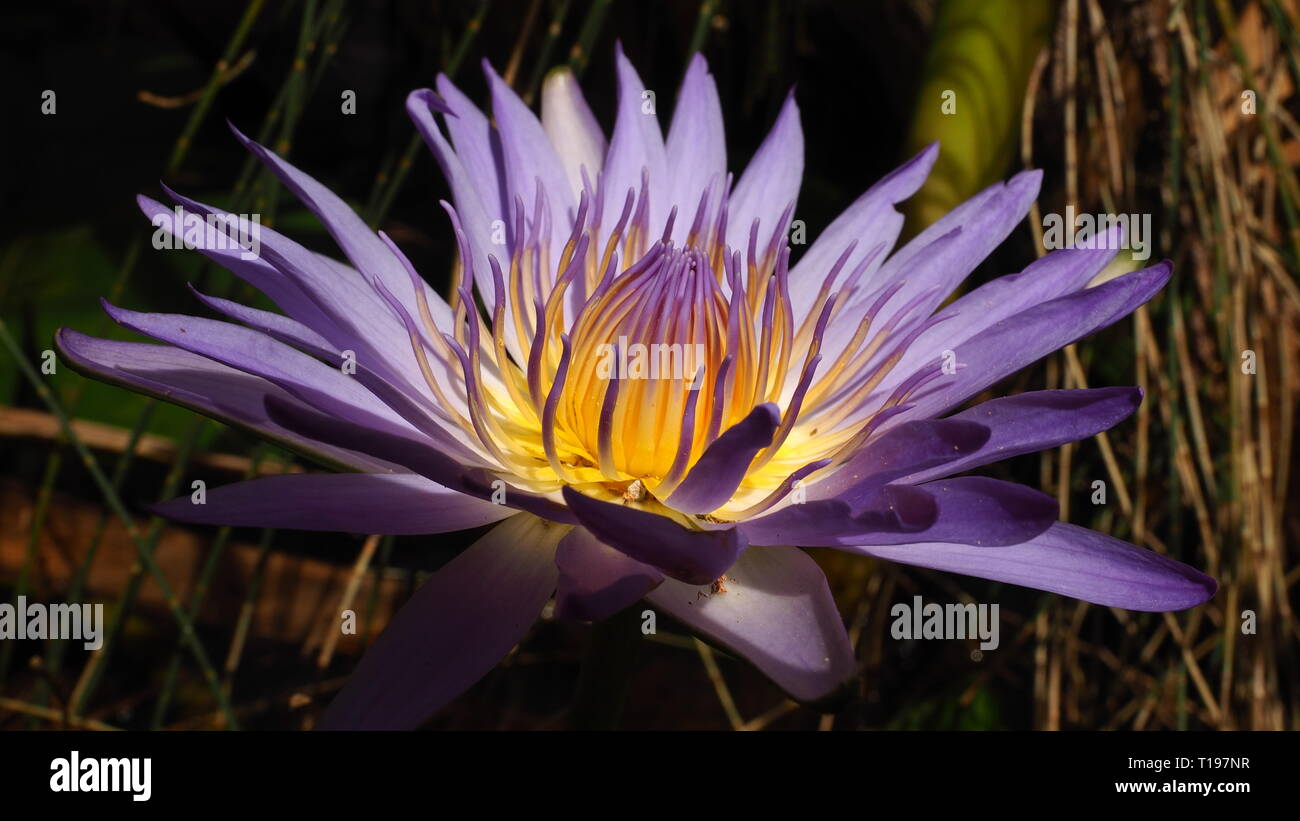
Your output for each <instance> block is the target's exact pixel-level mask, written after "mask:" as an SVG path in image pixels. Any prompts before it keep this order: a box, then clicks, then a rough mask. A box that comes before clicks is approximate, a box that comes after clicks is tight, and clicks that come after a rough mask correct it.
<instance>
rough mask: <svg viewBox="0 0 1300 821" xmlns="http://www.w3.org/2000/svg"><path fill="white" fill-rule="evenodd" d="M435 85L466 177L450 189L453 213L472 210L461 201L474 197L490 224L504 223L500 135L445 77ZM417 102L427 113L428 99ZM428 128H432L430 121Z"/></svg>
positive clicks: (506, 209) (505, 209) (505, 206)
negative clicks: (452, 196) (454, 206)
mask: <svg viewBox="0 0 1300 821" xmlns="http://www.w3.org/2000/svg"><path fill="white" fill-rule="evenodd" d="M437 85H438V93H439V94H441V95H442V96H443V98H444V101H445V103H446V107H447V108H448V109H449V116H447V117H446V118H445V119H444V122H445V123H446V126H447V133H448V134H450V135H451V143H452V145H453V146H455V149H456V150H455V157H456V158H457V159H458V160H459V161H460V164H461V165H462V167H463V169H464V173H465V178H464V180H463V181H459V184H457V185H454V186H453V189H452V190H453V195H454V198H455V200H456V210H457V211H460V212H462V214H464V213H468V212H469V211H470V210H471V207H470V204H469V203H466V202H462V197H468V195H470V194H473V195H474V198H475V199H476V200H477V203H478V204H481V206H482V210H483V212H484V214H485V215H486V216H487V219H488V220H489V221H491V220H504V219H505V218H506V215H507V214H508V213H509V201H508V200H507V199H506V183H505V175H504V174H503V172H502V169H501V165H500V163H501V138H500V135H498V134H497V132H496V129H494V128H493V127H492V123H491V122H490V121H489V120H488V118H487V115H486V114H484V113H483V112H482V111H480V110H479V108H478V106H476V105H474V103H473V101H472V100H470V98H469V97H467V96H465V94H464V93H462V92H461V90H460V89H459V88H457V87H456V86H455V85H454V84H453V83H452V82H451V80H450V79H448V77H447V75H445V74H439V75H438V78H437ZM417 99H419V100H420V101H422V103H424V105H423V106H422V107H423V108H424V110H425V111H426V112H427V111H428V106H427V103H428V97H423V96H422V97H420V98H417ZM427 125H431V121H429V122H428V123H426V126H427ZM435 130H436V127H435ZM444 173H445V169H444Z"/></svg>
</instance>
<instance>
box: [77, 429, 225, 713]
mask: <svg viewBox="0 0 1300 821" xmlns="http://www.w3.org/2000/svg"><path fill="white" fill-rule="evenodd" d="M207 425H208V420H207V419H204V418H199V419H196V420H195V421H194V424H193V426H192V427H191V428H190V433H189V435H188V436H187V437H186V438H185V440H184V442H183V443H182V445H181V450H180V453H178V454H177V457H176V461H175V462H174V463H173V464H172V467H171V469H170V470H169V471H168V473H167V478H166V479H165V481H164V482H163V489H162V492H161V494H160V497H161V498H160V499H159V501H166V500H168V499H171V498H173V497H175V496H176V494H177V491H178V490H179V488H180V483H181V479H182V478H183V477H184V475H185V469H186V468H187V467H188V465H189V459H190V456H191V454H192V453H193V451H194V447H195V445H196V444H197V443H198V440H199V437H200V436H201V435H202V434H203V431H204V429H205V428H206V427H207ZM110 489H111V488H110ZM114 494H115V495H116V491H115V490H114ZM165 527H166V524H165V523H164V522H163V520H162V519H160V518H158V517H156V516H155V517H153V518H152V519H151V521H150V524H149V531H148V535H147V536H146V537H145V540H144V544H143V550H144V551H146V552H147V553H148V555H149V556H150V559H151V560H152V557H153V553H154V551H155V550H156V549H157V547H158V541H159V540H160V539H161V538H162V534H163V530H164V529H165ZM144 574H145V568H144V567H143V565H142V564H141V563H137V564H135V565H133V566H132V567H131V572H130V574H129V575H128V576H127V581H126V587H125V589H124V590H123V592H122V595H121V596H120V597H119V598H118V602H117V606H116V607H115V608H114V609H113V618H112V621H111V622H110V623H109V627H108V631H107V633H106V634H105V637H104V643H103V645H102V646H101V647H100V648H99V650H98V651H96V652H95V654H94V655H93V656H91V660H90V661H89V662H88V663H87V671H85V672H83V674H82V679H83V681H82V682H79V683H78V685H77V688H76V690H75V691H74V697H73V703H72V706H71V710H72V715H74V716H81V715H83V714H85V711H86V708H87V706H88V705H89V704H90V703H91V701H92V700H93V699H94V695H95V691H96V690H98V689H99V685H100V683H101V682H102V681H103V678H104V672H105V671H106V670H107V669H108V665H109V662H110V661H111V660H112V657H113V650H114V649H115V648H116V646H117V639H118V637H119V636H120V635H121V633H122V629H123V628H124V627H125V626H126V620H127V618H128V617H129V616H130V614H131V611H132V609H133V608H134V607H135V599H136V596H137V595H138V594H139V592H140V586H141V585H142V584H143V583H144Z"/></svg>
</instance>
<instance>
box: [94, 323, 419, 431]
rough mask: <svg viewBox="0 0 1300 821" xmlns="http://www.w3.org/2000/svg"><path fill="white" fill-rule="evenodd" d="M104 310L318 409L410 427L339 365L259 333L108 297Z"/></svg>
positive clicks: (132, 326) (130, 325) (392, 426)
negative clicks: (119, 303) (133, 307)
mask: <svg viewBox="0 0 1300 821" xmlns="http://www.w3.org/2000/svg"><path fill="white" fill-rule="evenodd" d="M104 310H105V311H107V312H108V314H109V316H111V317H112V318H113V321H114V322H117V323H118V324H119V325H121V326H123V327H125V328H130V329H131V330H133V331H136V332H138V333H142V334H144V335H146V336H151V337H153V338H154V339H157V340H160V341H162V342H169V343H171V344H173V345H175V346H176V347H178V348H182V349H184V350H187V351H190V352H191V353H196V354H199V355H200V356H206V357H208V358H210V359H214V360H216V361H218V362H220V363H222V364H223V365H229V366H230V367H232V368H238V369H239V370H241V371H244V372H246V373H251V374H254V375H255V376H260V377H262V378H263V379H266V380H269V381H271V382H274V383H275V384H277V385H279V386H280V387H282V388H284V389H285V390H287V391H289V392H290V393H292V394H294V395H295V396H297V397H299V398H301V399H302V400H303V401H305V402H307V403H309V404H311V405H313V406H315V407H319V408H322V409H326V410H328V411H330V412H331V413H334V414H337V415H340V416H345V417H346V416H348V415H350V414H353V413H356V412H358V411H360V412H364V413H367V414H369V415H370V416H372V417H377V421H378V422H380V423H382V424H386V426H387V427H388V428H389V429H395V430H410V426H409V425H408V424H407V422H406V421H405V420H403V419H402V418H401V417H399V416H398V415H397V414H395V413H394V412H393V411H392V410H391V409H390V408H389V407H388V406H387V405H385V404H384V403H382V402H380V401H379V400H378V399H377V398H376V397H375V395H374V394H372V393H370V392H369V391H367V390H366V389H365V388H363V387H362V386H361V385H360V384H358V383H357V382H356V380H354V379H352V378H351V377H350V376H347V375H346V374H344V373H343V372H342V370H340V369H339V368H333V367H330V366H329V365H326V364H325V363H324V362H321V361H320V360H318V359H315V358H314V357H311V356H308V355H307V354H305V353H303V352H301V351H298V350H294V349H293V348H291V347H289V346H288V345H285V344H284V343H283V342H278V341H276V340H275V339H272V338H271V337H269V336H267V335H266V334H264V333H261V332H260V331H254V330H253V329H251V328H244V327H241V326H239V325H232V324H230V323H228V322H218V321H216V320H212V319H203V318H201V317H195V316H186V315H184V314H146V313H139V312H136V311H130V310H127V309H125V308H118V307H116V306H114V305H111V304H109V303H108V302H107V301H104Z"/></svg>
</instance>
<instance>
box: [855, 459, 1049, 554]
mask: <svg viewBox="0 0 1300 821" xmlns="http://www.w3.org/2000/svg"><path fill="white" fill-rule="evenodd" d="M889 487H890V488H891V489H895V490H896V489H898V488H899V487H900V486H898V485H890V486H889ZM901 487H909V486H907V485H903V486H901ZM910 487H911V492H912V493H918V492H919V493H925V494H928V495H929V496H930V498H931V499H933V501H934V504H935V506H936V514H935V516H934V519H933V521H931V522H929V524H928V525H927V526H926V527H925V528H924V529H923V530H918V531H914V532H908V533H888V532H884V533H879V534H873V535H870V536H867V537H866V538H864V539H863V540H862V541H861V542H859V544H905V543H911V542H957V543H961V544H967V545H974V546H976V547H1001V546H1004V545H1012V544H1019V543H1021V542H1026V541H1029V540H1030V539H1032V538H1034V537H1035V536H1037V535H1039V534H1040V533H1042V532H1043V531H1045V530H1047V529H1048V528H1049V527H1051V526H1052V525H1053V524H1054V523H1055V522H1056V517H1057V515H1058V514H1059V513H1060V508H1059V506H1058V505H1057V503H1056V499H1055V498H1053V497H1051V496H1048V495H1047V494H1046V493H1043V492H1042V491H1038V490H1034V489H1033V488H1029V487H1025V486H1024V485H1017V484H1015V483H1013V482H1003V481H1001V480H999V479H990V478H988V477H986V476H962V477H958V478H955V479H940V480H938V481H935V482H927V483H926V484H923V485H915V486H910ZM841 544H843V542H841Z"/></svg>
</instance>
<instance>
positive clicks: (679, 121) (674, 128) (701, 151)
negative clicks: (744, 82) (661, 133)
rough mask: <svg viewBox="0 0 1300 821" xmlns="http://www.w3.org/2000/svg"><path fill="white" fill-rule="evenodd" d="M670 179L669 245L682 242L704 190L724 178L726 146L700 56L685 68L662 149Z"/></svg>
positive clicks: (713, 87) (713, 91)
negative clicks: (673, 209) (673, 211)
mask: <svg viewBox="0 0 1300 821" xmlns="http://www.w3.org/2000/svg"><path fill="white" fill-rule="evenodd" d="M665 151H666V156H667V171H668V174H669V176H670V178H671V180H672V190H671V191H669V192H668V193H669V194H670V200H669V201H670V202H672V203H673V204H675V205H677V206H678V208H679V209H683V210H682V211H679V212H678V214H677V222H676V223H675V224H674V226H673V241H674V242H683V241H684V240H685V238H686V234H687V232H688V230H689V228H690V225H691V220H692V218H693V217H694V216H695V215H694V213H693V209H695V208H696V206H697V203H699V201H700V197H701V195H702V194H703V193H704V189H705V188H706V187H708V185H709V184H710V183H711V182H712V181H713V180H714V179H722V178H724V177H725V175H726V173H727V141H726V133H725V131H724V128H723V124H722V104H721V103H720V102H719V100H718V88H717V85H716V84H715V83H714V82H713V75H711V74H709V65H708V63H707V62H705V60H704V57H703V56H702V55H700V54H696V55H695V56H694V57H692V58H691V63H690V65H689V66H688V67H687V69H686V77H685V78H684V79H683V80H682V88H681V92H680V93H679V94H678V95H677V105H676V107H675V108H674V109H673V121H672V124H671V125H670V126H669V127H668V142H667V143H666V146H665Z"/></svg>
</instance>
